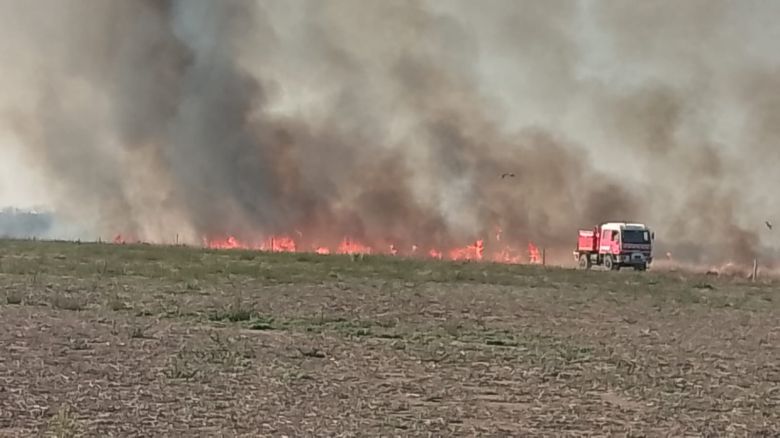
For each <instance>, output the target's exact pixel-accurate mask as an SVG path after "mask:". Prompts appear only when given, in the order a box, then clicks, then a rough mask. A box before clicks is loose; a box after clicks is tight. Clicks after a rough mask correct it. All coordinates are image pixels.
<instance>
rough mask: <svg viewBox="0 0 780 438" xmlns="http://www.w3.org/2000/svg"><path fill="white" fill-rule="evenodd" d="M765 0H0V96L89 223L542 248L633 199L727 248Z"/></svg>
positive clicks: (768, 101)
mask: <svg viewBox="0 0 780 438" xmlns="http://www.w3.org/2000/svg"><path fill="white" fill-rule="evenodd" d="M776 9H780V7H778V6H774V5H771V4H766V3H759V2H751V1H745V2H740V3H736V2H728V1H706V2H705V1H690V2H686V3H685V4H684V5H683V4H680V3H679V2H672V1H656V2H645V3H642V4H638V3H636V4H634V3H632V4H626V3H624V2H617V1H615V2H610V1H603V2H586V1H581V2H574V1H545V2H539V1H515V0H511V1H509V0H495V1H491V2H488V3H480V4H479V5H477V2H471V1H468V0H459V1H455V0H452V1H437V2H432V1H430V2H421V1H393V2H389V1H382V0H360V1H358V0H335V1H328V2H310V1H302V0H301V1H272V0H268V1H257V2H250V1H242V0H225V1H219V2H214V1H207V0H188V1H183V0H182V1H154V0H136V1H126V2H105V1H100V0H63V1H59V2H53V1H48V2H25V3H22V2H17V1H12V0H0V12H2V18H0V25H2V26H0V29H2V30H0V38H2V39H3V40H4V41H3V42H2V43H0V44H2V46H0V48H2V50H3V52H4V54H5V56H4V59H9V60H10V59H14V60H16V61H17V62H13V63H11V64H12V65H13V71H12V72H11V73H6V74H4V76H0V80H2V81H3V85H4V86H5V87H7V88H14V89H23V90H27V91H26V92H25V94H24V95H16V94H9V96H4V99H3V101H2V104H3V108H4V111H5V113H4V114H5V116H6V120H7V121H8V122H9V123H8V126H9V127H10V128H11V129H12V130H13V132H14V133H15V134H16V135H17V136H19V138H21V139H22V146H21V147H23V148H24V149H25V152H26V153H27V154H26V156H27V157H28V164H29V166H30V167H31V169H33V170H34V171H36V172H40V173H41V174H43V175H45V177H46V180H47V181H48V182H49V186H50V187H49V189H50V192H52V194H53V196H52V197H53V198H54V199H57V205H56V207H57V208H58V209H59V210H63V211H67V212H68V213H69V214H70V216H71V217H72V218H75V219H78V220H79V221H80V222H81V223H82V224H88V226H89V227H90V228H91V229H92V230H94V231H95V232H97V233H101V234H103V235H104V236H106V237H110V236H112V235H113V234H116V233H122V234H124V235H127V236H128V237H130V238H138V239H143V240H152V241H159V242H170V241H172V240H173V239H174V237H173V236H176V235H178V236H180V238H181V239H183V240H184V241H187V242H191V243H199V242H200V241H201V239H202V238H204V237H207V238H221V237H225V236H227V235H234V236H236V237H238V238H239V239H243V240H256V239H258V238H262V236H267V235H272V234H273V235H280V234H283V235H289V236H291V237H294V238H295V239H296V240H297V241H298V245H299V247H301V248H303V249H310V248H313V247H314V246H318V245H328V246H332V245H335V244H337V243H338V242H339V241H340V240H341V239H342V238H343V237H344V236H350V237H352V238H355V239H359V240H361V241H363V242H365V243H367V244H370V245H372V246H374V247H377V248H386V247H388V246H389V245H390V244H394V245H396V247H399V248H411V246H412V245H418V246H420V247H422V248H449V247H453V246H463V245H465V244H468V243H470V242H473V241H474V240H476V239H482V238H484V239H486V240H487V241H488V242H487V245H493V246H494V248H496V247H498V246H499V245H504V244H506V243H511V244H512V245H513V246H514V247H521V248H522V247H524V245H525V244H526V243H527V242H529V241H533V242H535V243H536V244H537V245H540V246H544V247H547V248H549V249H550V251H551V256H552V257H554V258H559V259H565V258H567V257H570V250H571V246H572V245H573V244H574V239H575V237H576V229H577V228H578V227H591V226H592V225H594V224H596V223H598V222H600V221H606V220H632V221H642V222H647V223H649V224H650V225H651V226H653V227H654V228H655V229H656V230H657V232H658V237H659V244H660V246H661V248H660V250H661V251H662V252H666V251H667V250H668V251H671V252H672V254H673V256H674V257H678V258H680V259H682V260H687V261H691V262H700V263H713V262H716V261H722V260H734V261H737V262H747V261H749V260H751V259H752V258H753V257H754V256H756V255H757V254H761V253H764V252H767V251H769V250H770V249H771V248H772V247H773V246H774V242H772V241H771V239H770V237H771V234H768V230H766V229H764V228H762V226H763V221H764V220H765V219H766V218H771V217H772V216H773V213H774V212H775V210H776V205H777V204H776V201H775V200H774V199H773V197H772V196H771V192H770V193H767V192H766V191H765V190H764V188H765V187H767V185H768V184H771V183H780V176H778V174H777V172H775V171H774V169H772V168H771V166H770V163H773V162H774V160H776V159H777V158H780V148H778V147H777V145H776V143H777V140H778V139H780V129H779V128H778V126H780V124H778V122H780V120H779V119H780V98H779V97H777V96H780V93H778V91H780V81H778V79H777V75H776V71H777V68H778V65H780V64H779V63H778V61H779V60H780V59H778V58H779V57H778V56H775V55H772V54H773V53H774V52H773V51H772V50H771V47H773V45H772V42H773V41H774V40H775V39H774V38H773V36H772V35H771V33H770V31H769V30H767V29H771V28H774V26H773V25H772V23H771V21H770V22H767V21H766V20H767V19H766V17H768V16H772V14H773V13H775V12H777V11H775V10H776ZM774 16H777V15H776V14H775V15H774ZM757 22H766V24H767V25H768V26H769V27H767V28H765V29H764V30H761V29H760V28H759V26H757V25H756V24H755V23H757ZM775 36H776V35H775ZM504 173H513V174H514V177H506V178H501V175H502V174H504ZM498 229H500V230H502V234H501V236H502V237H501V242H500V243H499V242H496V241H495V236H496V234H497V230H498Z"/></svg>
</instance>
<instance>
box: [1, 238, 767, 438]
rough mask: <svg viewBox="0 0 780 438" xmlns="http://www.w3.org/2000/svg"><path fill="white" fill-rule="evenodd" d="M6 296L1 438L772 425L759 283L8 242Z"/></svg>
mask: <svg viewBox="0 0 780 438" xmlns="http://www.w3.org/2000/svg"><path fill="white" fill-rule="evenodd" d="M0 290H1V291H0V294H3V295H4V298H5V299H3V300H0V321H1V322H2V324H3V327H2V330H0V435H3V436H29V435H34V434H39V433H50V434H52V433H54V434H60V436H73V434H76V435H78V436H81V434H86V435H101V436H106V435H112V434H114V435H117V434H118V435H159V434H168V435H181V434H196V435H219V434H226V435H229V436H235V435H244V436H257V435H273V436H277V435H288V436H306V435H338V434H369V435H403V436H428V435H430V434H433V435H448V436H452V435H455V436H473V435H475V434H488V435H507V434H508V435H524V436H534V435H544V434H547V435H550V434H553V435H559V434H567V435H588V434H592V433H609V432H614V433H620V434H632V433H633V434H639V435H669V434H671V435H676V436H680V435H685V434H689V435H690V434H693V435H734V434H736V435H754V436H755V435H761V434H763V435H765V436H768V435H773V434H776V433H778V432H780V430H779V429H778V424H780V414H778V412H780V409H778V403H780V390H778V388H780V368H778V367H777V363H778V359H780V349H778V347H777V345H778V342H777V341H778V336H780V327H778V325H777V321H778V320H779V319H780V318H778V316H780V309H778V304H777V303H778V298H777V295H776V284H775V283H772V282H769V281H767V282H756V283H750V282H748V281H745V280H744V279H737V278H714V277H707V276H696V275H690V274H681V273H644V274H637V273H633V272H619V273H615V272H578V271H572V270H563V269H554V268H543V267H541V266H522V265H503V264H488V263H466V262H441V261H419V260H407V259H400V258H396V257H392V256H382V255H373V256H364V257H352V256H350V255H330V256H325V255H317V254H295V253H274V254H265V253H257V252H251V251H240V250H237V251H216V250H196V249H188V248H181V247H155V246H146V245H126V246H114V245H98V244H81V245H78V244H68V243H46V242H35V243H34V242H18V241H3V242H0ZM69 434H70V435H69Z"/></svg>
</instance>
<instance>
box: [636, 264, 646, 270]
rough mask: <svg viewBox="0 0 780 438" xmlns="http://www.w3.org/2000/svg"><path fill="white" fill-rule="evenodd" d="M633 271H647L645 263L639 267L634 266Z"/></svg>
mask: <svg viewBox="0 0 780 438" xmlns="http://www.w3.org/2000/svg"><path fill="white" fill-rule="evenodd" d="M634 270H635V271H647V263H642V264H641V265H636V266H634Z"/></svg>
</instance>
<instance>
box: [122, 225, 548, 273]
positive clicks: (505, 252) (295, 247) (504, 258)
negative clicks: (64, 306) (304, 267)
mask: <svg viewBox="0 0 780 438" xmlns="http://www.w3.org/2000/svg"><path fill="white" fill-rule="evenodd" d="M295 233H296V235H297V236H298V238H300V239H303V233H301V232H300V231H296V232H295ZM502 234H503V231H502V230H501V229H500V228H498V229H497V232H496V235H495V238H496V240H495V241H492V243H490V244H488V246H492V247H493V249H491V250H490V253H488V254H486V252H485V248H486V244H485V241H484V240H482V239H480V240H477V241H475V242H474V243H473V244H471V245H467V246H464V247H460V248H453V249H449V250H446V251H443V250H441V249H439V248H428V249H426V250H422V248H420V247H419V246H418V245H411V246H410V247H407V248H406V249H405V248H402V247H399V246H398V245H396V244H394V243H389V244H387V246H382V247H378V248H377V249H378V250H377V249H375V248H373V247H371V246H369V245H366V244H365V243H363V242H361V241H359V240H356V239H353V238H350V237H345V238H344V239H342V241H341V242H340V243H339V244H338V246H336V247H328V246H325V245H313V246H309V247H308V249H307V248H306V247H302V246H301V241H300V240H296V239H294V238H292V237H290V236H286V235H272V236H270V237H267V238H266V239H265V240H260V241H259V242H260V243H250V242H247V241H242V240H239V239H237V238H236V237H235V236H227V237H224V238H204V239H203V244H204V246H206V247H208V248H211V249H224V250H227V249H248V250H259V251H268V252H313V253H316V254H322V255H326V254H376V253H378V254H388V255H394V256H397V255H401V256H413V257H414V256H417V257H420V256H423V257H426V256H427V257H429V258H432V259H437V260H444V259H446V260H453V261H483V260H489V261H491V262H494V263H506V264H520V263H523V260H524V259H525V257H524V256H523V252H522V251H520V250H519V249H518V248H513V247H511V246H509V245H507V244H506V243H505V242H503V241H502V240H503V239H502V237H503V235H502ZM114 242H115V243H124V238H122V237H121V235H118V236H117V238H115V239H114ZM498 242H501V245H499V243H498ZM379 248H381V249H379ZM528 261H529V262H530V263H534V264H536V263H541V262H542V257H541V253H540V251H539V248H538V247H537V246H536V245H534V244H533V243H529V244H528Z"/></svg>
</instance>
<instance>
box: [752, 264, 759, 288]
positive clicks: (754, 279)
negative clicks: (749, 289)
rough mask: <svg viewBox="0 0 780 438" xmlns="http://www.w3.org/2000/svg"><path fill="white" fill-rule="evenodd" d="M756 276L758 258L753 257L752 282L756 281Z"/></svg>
mask: <svg viewBox="0 0 780 438" xmlns="http://www.w3.org/2000/svg"><path fill="white" fill-rule="evenodd" d="M756 277H758V259H753V275H752V279H753V282H755V281H756Z"/></svg>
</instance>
